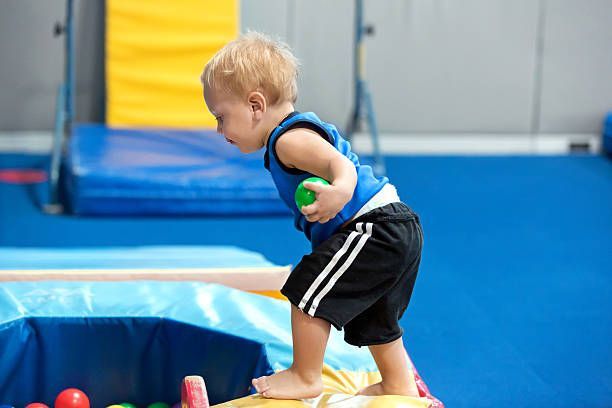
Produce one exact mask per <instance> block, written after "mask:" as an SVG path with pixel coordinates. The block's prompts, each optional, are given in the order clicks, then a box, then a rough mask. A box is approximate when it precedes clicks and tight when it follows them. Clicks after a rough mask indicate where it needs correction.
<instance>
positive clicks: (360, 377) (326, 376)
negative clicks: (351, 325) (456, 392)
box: [213, 365, 432, 408]
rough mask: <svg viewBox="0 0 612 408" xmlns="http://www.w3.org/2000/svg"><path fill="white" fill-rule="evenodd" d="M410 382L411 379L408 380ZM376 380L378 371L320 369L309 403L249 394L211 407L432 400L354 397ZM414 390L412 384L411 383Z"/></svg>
mask: <svg viewBox="0 0 612 408" xmlns="http://www.w3.org/2000/svg"><path fill="white" fill-rule="evenodd" d="M412 380H413V382H414V378H413V379H412ZM379 381H380V373H378V372H369V373H368V372H346V371H338V370H333V369H331V368H330V367H329V366H327V365H325V366H324V367H323V394H322V395H320V396H319V397H317V398H314V399H310V400H274V399H268V398H263V397H261V396H259V395H250V396H248V397H243V398H239V399H235V400H232V401H228V402H224V403H222V404H218V405H214V406H213V408H230V407H231V408H306V407H308V408H323V407H335V408H427V407H429V406H430V405H431V404H432V400H430V399H428V398H424V397H404V396H399V395H383V396H379V397H368V396H361V395H355V393H357V391H359V390H360V389H361V388H363V387H365V386H367V385H370V384H375V383H377V382H379ZM415 390H416V383H415Z"/></svg>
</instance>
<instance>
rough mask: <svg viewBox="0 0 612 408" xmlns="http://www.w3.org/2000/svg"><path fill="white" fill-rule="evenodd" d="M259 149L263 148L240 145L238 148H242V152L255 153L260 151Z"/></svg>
mask: <svg viewBox="0 0 612 408" xmlns="http://www.w3.org/2000/svg"><path fill="white" fill-rule="evenodd" d="M259 149H261V148H260V147H252V146H251V147H238V150H240V153H255V152H256V151H258V150H259Z"/></svg>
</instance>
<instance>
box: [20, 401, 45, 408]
mask: <svg viewBox="0 0 612 408" xmlns="http://www.w3.org/2000/svg"><path fill="white" fill-rule="evenodd" d="M25 408H49V407H48V406H47V405H45V404H43V403H42V402H32V403H31V404H28V405H26V407H25Z"/></svg>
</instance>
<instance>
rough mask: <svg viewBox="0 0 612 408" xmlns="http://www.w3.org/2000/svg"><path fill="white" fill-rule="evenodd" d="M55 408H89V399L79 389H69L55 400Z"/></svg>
mask: <svg viewBox="0 0 612 408" xmlns="http://www.w3.org/2000/svg"><path fill="white" fill-rule="evenodd" d="M54 407H55V408H89V398H87V395H85V393H84V392H83V391H81V390H79V389H77V388H67V389H65V390H64V391H62V392H60V393H59V394H58V395H57V398H55V405H54Z"/></svg>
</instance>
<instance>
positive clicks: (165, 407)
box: [147, 402, 170, 408]
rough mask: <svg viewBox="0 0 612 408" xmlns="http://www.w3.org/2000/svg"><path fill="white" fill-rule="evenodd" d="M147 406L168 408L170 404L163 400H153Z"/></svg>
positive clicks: (149, 407)
mask: <svg viewBox="0 0 612 408" xmlns="http://www.w3.org/2000/svg"><path fill="white" fill-rule="evenodd" d="M147 408H170V405H168V404H166V403H165V402H154V403H152V404H150V405H149V406H148V407H147Z"/></svg>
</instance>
